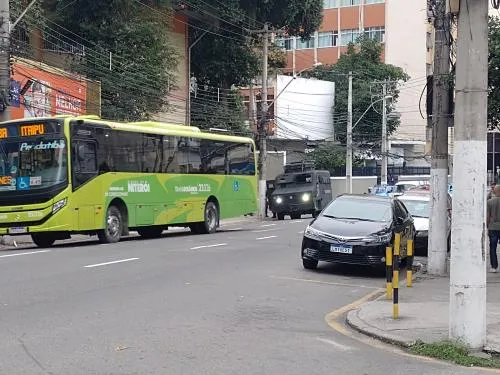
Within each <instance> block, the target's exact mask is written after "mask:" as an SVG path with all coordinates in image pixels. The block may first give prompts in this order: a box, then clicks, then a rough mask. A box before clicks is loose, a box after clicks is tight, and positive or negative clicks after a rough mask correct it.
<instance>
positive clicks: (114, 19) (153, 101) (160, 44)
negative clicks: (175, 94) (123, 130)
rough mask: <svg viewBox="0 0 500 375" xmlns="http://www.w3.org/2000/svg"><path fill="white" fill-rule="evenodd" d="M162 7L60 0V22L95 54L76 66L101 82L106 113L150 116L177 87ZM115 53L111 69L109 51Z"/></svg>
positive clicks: (118, 0) (123, 0) (116, 0)
mask: <svg viewBox="0 0 500 375" xmlns="http://www.w3.org/2000/svg"><path fill="white" fill-rule="evenodd" d="M144 3H147V4H149V5H156V7H157V9H158V12H154V11H153V10H152V9H149V8H146V7H144V6H141V5H140V4H138V3H137V2H135V1H133V0H110V1H105V2H103V1H99V0H76V1H73V0H57V3H56V4H55V8H56V11H57V15H58V18H59V21H60V22H61V24H64V25H65V27H66V28H68V29H70V30H71V31H72V32H74V33H75V34H78V35H80V36H82V37H83V38H85V39H87V40H91V41H92V42H93V43H94V44H95V46H93V47H92V48H93V49H97V51H98V52H97V53H95V52H94V53H87V54H86V56H85V58H84V59H82V60H81V61H78V62H77V63H76V65H75V69H76V70H77V71H78V72H80V73H82V74H84V75H86V76H87V77H88V78H91V79H95V80H99V81H101V83H102V113H103V117H107V118H111V119H120V120H138V119H144V118H149V117H150V116H152V115H153V114H155V113H158V112H160V111H163V110H165V109H166V102H165V97H166V95H167V94H168V92H169V90H170V89H172V88H174V87H175V76H174V73H173V71H174V70H175V69H176V67H177V56H176V53H175V51H174V49H173V48H172V47H171V45H170V42H169V39H168V34H167V32H168V30H169V29H168V26H167V24H166V23H165V22H164V20H163V19H162V18H164V16H163V15H164V14H166V13H167V12H168V11H169V8H166V7H165V6H164V5H161V4H160V3H161V1H149V2H147V1H145V2H144ZM109 52H112V54H113V55H114V56H115V58H114V59H113V63H112V71H110V70H109V68H108V64H109V58H108V53H109Z"/></svg>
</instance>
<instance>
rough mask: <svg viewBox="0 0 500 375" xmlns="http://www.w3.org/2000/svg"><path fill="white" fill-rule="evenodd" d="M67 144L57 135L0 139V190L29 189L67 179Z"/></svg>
mask: <svg viewBox="0 0 500 375" xmlns="http://www.w3.org/2000/svg"><path fill="white" fill-rule="evenodd" d="M67 171H68V168H67V147H66V141H65V139H64V138H61V137H51V136H38V137H26V138H22V139H21V138H17V137H16V138H5V139H2V140H0V192H2V193H4V192H7V191H29V190H37V189H42V188H47V187H50V186H53V185H57V184H60V183H63V182H66V181H67V178H68V176H67V174H68V172H67Z"/></svg>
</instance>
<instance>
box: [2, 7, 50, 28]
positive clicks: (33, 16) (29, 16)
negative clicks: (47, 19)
mask: <svg viewBox="0 0 500 375" xmlns="http://www.w3.org/2000/svg"><path fill="white" fill-rule="evenodd" d="M30 2H31V1H20V0H9V10H10V22H15V21H16V20H17V19H18V18H19V16H20V15H21V13H22V12H23V11H24V10H25V9H26V8H27V6H28V5H29V3H30ZM44 13H45V12H44V9H43V5H42V3H41V2H40V1H37V2H36V3H35V4H33V5H32V6H31V8H30V9H29V10H28V12H27V13H26V14H25V15H24V17H23V18H22V19H21V21H20V22H19V23H18V24H17V26H16V28H18V27H21V28H25V27H26V26H27V24H30V25H35V26H43V25H44V21H43V16H44ZM28 20H29V21H28Z"/></svg>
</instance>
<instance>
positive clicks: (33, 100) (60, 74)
mask: <svg viewBox="0 0 500 375" xmlns="http://www.w3.org/2000/svg"><path fill="white" fill-rule="evenodd" d="M12 71H13V74H12V80H13V83H12V84H13V90H12V92H15V93H16V95H14V98H13V100H12V105H11V107H9V117H10V119H12V120H17V119H22V118H26V117H43V116H53V115H60V114H72V115H82V114H86V111H87V110H86V107H87V105H86V104H87V90H88V84H87V80H85V79H84V78H83V77H81V76H77V75H73V74H69V73H67V72H64V71H62V70H60V69H56V68H53V67H50V66H47V65H45V64H42V63H37V62H34V61H31V60H26V59H16V60H15V62H14V64H13V66H12ZM29 82H31V85H29ZM25 86H26V87H27V90H26V92H25V94H24V95H20V93H19V91H20V90H21V89H22V88H23V87H25ZM93 104H94V103H93ZM92 108H96V107H95V106H93V107H92Z"/></svg>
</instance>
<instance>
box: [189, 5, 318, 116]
mask: <svg viewBox="0 0 500 375" xmlns="http://www.w3.org/2000/svg"><path fill="white" fill-rule="evenodd" d="M322 4H323V1H322V0H309V1H303V0H225V1H220V0H189V1H186V5H187V7H188V9H189V11H191V12H192V13H191V14H194V16H192V18H191V19H190V20H189V22H190V23H191V24H192V25H194V27H193V28H191V30H190V43H193V42H194V41H196V40H197V39H198V37H200V36H201V35H202V34H203V30H210V32H209V33H206V34H205V35H204V36H203V37H202V39H200V40H199V42H198V43H197V44H196V46H194V47H193V48H192V55H191V71H192V73H193V75H194V76H195V77H196V78H197V82H198V84H200V85H201V84H208V85H210V86H216V87H221V88H223V89H229V88H231V87H232V86H233V85H235V86H247V85H248V84H249V83H250V82H251V80H252V79H254V78H255V77H256V76H258V75H259V74H260V73H261V72H262V70H261V69H262V64H261V61H262V39H261V36H260V34H258V33H252V32H250V31H251V30H256V29H261V28H262V24H263V23H264V22H267V23H269V25H270V27H271V28H277V29H283V30H286V31H287V32H288V33H289V34H290V35H300V36H309V35H311V34H312V33H313V31H315V30H317V29H318V28H319V26H320V23H321V14H322ZM226 21H227V22H226ZM285 66H286V56H285V53H284V52H283V51H282V50H280V49H279V48H277V47H275V46H272V45H270V48H269V69H270V71H273V70H276V69H278V68H283V67H285ZM226 105H230V104H228V103H226ZM228 109H229V107H228ZM193 110H194V108H193ZM223 112H229V113H230V114H234V113H233V112H231V111H228V110H226V111H223ZM193 115H195V114H192V116H193ZM236 115H237V117H240V116H242V112H241V113H237V114H236ZM206 121H208V122H209V121H210V120H209V119H208V115H207V118H206Z"/></svg>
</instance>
